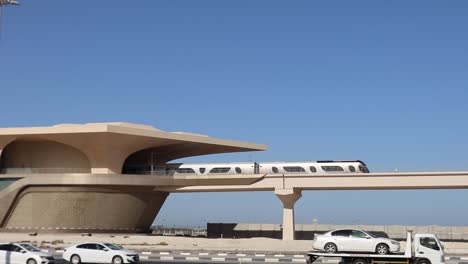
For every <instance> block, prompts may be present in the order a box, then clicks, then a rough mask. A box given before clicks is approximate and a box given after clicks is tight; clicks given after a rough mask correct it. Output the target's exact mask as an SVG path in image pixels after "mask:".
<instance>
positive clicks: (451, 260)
mask: <svg viewBox="0 0 468 264" xmlns="http://www.w3.org/2000/svg"><path fill="white" fill-rule="evenodd" d="M140 256H142V257H143V259H140V263H144V264H151V263H157V264H174V263H196V264H205V263H206V264H221V263H243V264H244V263H263V264H265V263H273V262H276V263H294V264H300V263H304V264H305V263H306V261H305V257H303V258H299V255H295V256H296V257H293V256H289V257H286V256H285V257H277V258H276V259H275V258H274V257H271V256H267V255H265V257H259V256H257V257H255V256H254V255H252V256H250V255H246V256H240V257H237V258H236V257H229V256H225V257H212V258H210V257H198V258H197V257H193V256H192V257H190V256H180V255H174V256H169V255H168V256H165V257H164V256H162V257H151V258H145V256H144V255H140ZM55 257H56V262H55V263H56V264H65V263H68V262H67V261H65V260H63V259H61V256H59V255H56V256H55ZM339 262H340V259H339V258H333V259H317V260H316V261H315V262H314V264H338V263H339ZM445 263H446V264H468V256H447V257H446V261H445Z"/></svg>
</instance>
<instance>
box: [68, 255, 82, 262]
mask: <svg viewBox="0 0 468 264" xmlns="http://www.w3.org/2000/svg"><path fill="white" fill-rule="evenodd" d="M70 262H71V263H72V264H80V263H81V258H80V256H78V255H72V256H71V258H70Z"/></svg>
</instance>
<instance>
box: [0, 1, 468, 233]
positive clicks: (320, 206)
mask: <svg viewBox="0 0 468 264" xmlns="http://www.w3.org/2000/svg"><path fill="white" fill-rule="evenodd" d="M21 3H22V5H21V6H8V7H6V8H4V10H3V11H4V13H3V14H4V16H3V18H2V20H3V25H2V32H1V39H0V98H1V103H0V113H1V118H0V127H15V126H43V125H44V126H48V125H53V124H57V123H87V122H109V121H126V122H134V123H143V124H149V125H153V126H156V127H158V128H160V129H163V130H168V131H189V132H195V133H202V134H208V135H210V136H213V137H220V138H228V139H236V140H244V141H251V142H256V143H265V144H268V145H269V150H268V151H266V152H256V153H240V154H230V155H215V156H205V157H196V158H192V159H189V161H249V160H255V161H277V160H291V161H295V160H316V159H361V160H364V161H365V162H366V163H367V164H368V166H369V168H370V169H371V170H372V171H393V170H395V169H398V170H399V171H435V170H468V16H467V14H468V2H467V1H462V0H460V1H374V0H373V1H270V0H268V1H175V0H170V1H169V0H168V1H149V0H148V1H128V0H126V1H118V0H113V1H109V0H100V1H63V0H54V1H52V0H50V1H49V0H48V1H32V0H22V1H21ZM467 198H468V190H431V191H317V192H313V191H308V192H303V198H302V199H301V200H300V201H299V202H298V203H297V204H296V222H297V223H303V224H305V223H312V220H313V219H317V220H318V221H319V223H343V224H346V223H349V224H351V223H360V224H362V223H369V224H440V225H468V220H467V219H468V205H467V203H466V200H467ZM281 213H282V211H281V203H280V201H279V200H278V199H277V198H276V197H275V196H274V194H273V193H271V192H261V193H222V194H216V193H199V194H173V195H171V196H170V197H169V198H168V200H167V202H166V204H165V205H164V208H163V209H162V211H161V213H160V215H159V216H158V218H157V219H156V222H157V223H159V224H165V225H202V224H203V223H204V222H206V221H210V222H243V223H280V222H281V219H282V215H281Z"/></svg>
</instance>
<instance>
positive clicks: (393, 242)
mask: <svg viewBox="0 0 468 264" xmlns="http://www.w3.org/2000/svg"><path fill="white" fill-rule="evenodd" d="M392 244H393V245H395V246H399V245H400V243H398V242H397V241H392Z"/></svg>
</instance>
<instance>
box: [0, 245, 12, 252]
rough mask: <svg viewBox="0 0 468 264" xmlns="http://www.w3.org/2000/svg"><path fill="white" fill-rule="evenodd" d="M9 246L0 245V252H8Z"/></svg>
mask: <svg viewBox="0 0 468 264" xmlns="http://www.w3.org/2000/svg"><path fill="white" fill-rule="evenodd" d="M10 248H11V245H10V244H6V245H0V250H2V251H10Z"/></svg>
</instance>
